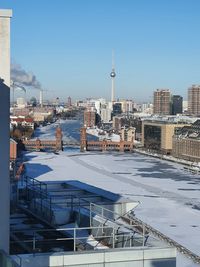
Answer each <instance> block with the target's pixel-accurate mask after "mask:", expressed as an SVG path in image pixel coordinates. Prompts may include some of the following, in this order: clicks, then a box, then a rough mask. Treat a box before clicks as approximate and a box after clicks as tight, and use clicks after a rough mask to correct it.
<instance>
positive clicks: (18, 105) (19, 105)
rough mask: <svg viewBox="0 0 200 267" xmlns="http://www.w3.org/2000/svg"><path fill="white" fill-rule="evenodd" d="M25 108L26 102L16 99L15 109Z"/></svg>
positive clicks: (21, 98)
mask: <svg viewBox="0 0 200 267" xmlns="http://www.w3.org/2000/svg"><path fill="white" fill-rule="evenodd" d="M25 106H26V101H25V99H24V98H23V97H18V98H17V107H18V108H24V107H25Z"/></svg>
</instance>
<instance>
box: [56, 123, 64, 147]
mask: <svg viewBox="0 0 200 267" xmlns="http://www.w3.org/2000/svg"><path fill="white" fill-rule="evenodd" d="M55 136H56V150H57V151H58V150H63V142H62V137H63V133H62V129H61V127H60V126H58V127H57V128H56V133H55Z"/></svg>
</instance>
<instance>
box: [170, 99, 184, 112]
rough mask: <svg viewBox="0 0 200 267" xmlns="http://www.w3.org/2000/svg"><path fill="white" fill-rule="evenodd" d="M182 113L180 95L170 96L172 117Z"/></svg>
mask: <svg viewBox="0 0 200 267" xmlns="http://www.w3.org/2000/svg"><path fill="white" fill-rule="evenodd" d="M182 113H183V97H182V96H180V95H173V96H172V115H176V114H182Z"/></svg>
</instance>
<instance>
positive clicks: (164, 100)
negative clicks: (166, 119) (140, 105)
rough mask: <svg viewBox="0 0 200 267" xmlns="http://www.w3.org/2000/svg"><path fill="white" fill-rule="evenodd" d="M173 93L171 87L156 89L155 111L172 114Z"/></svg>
mask: <svg viewBox="0 0 200 267" xmlns="http://www.w3.org/2000/svg"><path fill="white" fill-rule="evenodd" d="M170 102H171V94H170V91H169V89H157V90H156V91H154V107H153V113H154V114H160V115H169V114H170Z"/></svg>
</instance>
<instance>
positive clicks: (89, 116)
mask: <svg viewBox="0 0 200 267" xmlns="http://www.w3.org/2000/svg"><path fill="white" fill-rule="evenodd" d="M95 125H96V112H95V111H88V110H86V111H85V112H84V126H85V127H93V126H95Z"/></svg>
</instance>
